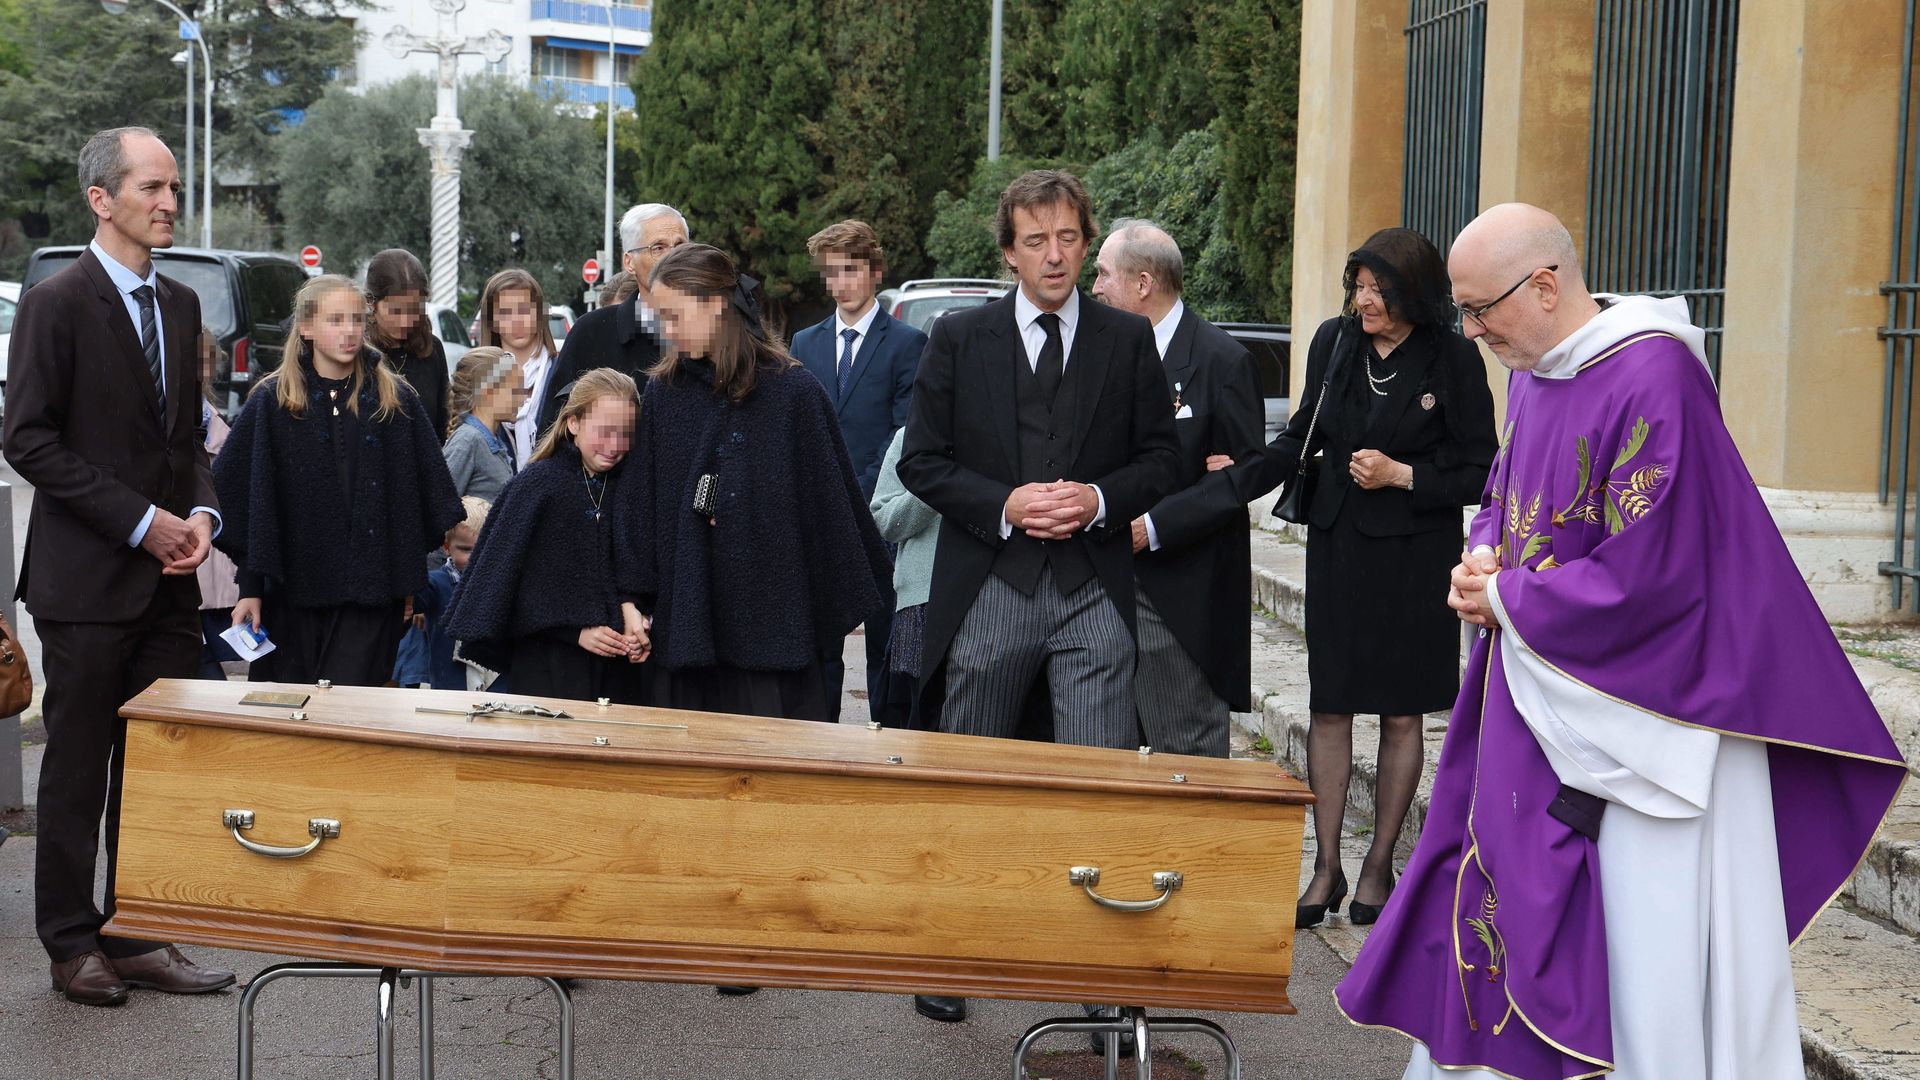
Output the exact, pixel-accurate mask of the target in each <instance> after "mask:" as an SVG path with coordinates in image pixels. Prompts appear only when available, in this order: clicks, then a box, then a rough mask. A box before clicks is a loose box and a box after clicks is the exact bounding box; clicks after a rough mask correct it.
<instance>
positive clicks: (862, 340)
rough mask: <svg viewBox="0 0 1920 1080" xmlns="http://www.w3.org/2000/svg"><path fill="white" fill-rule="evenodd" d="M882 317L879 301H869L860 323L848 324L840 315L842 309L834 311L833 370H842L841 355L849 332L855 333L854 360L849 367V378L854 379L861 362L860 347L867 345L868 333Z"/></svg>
mask: <svg viewBox="0 0 1920 1080" xmlns="http://www.w3.org/2000/svg"><path fill="white" fill-rule="evenodd" d="M879 315H880V303H879V301H877V300H876V301H868V303H867V313H866V314H865V315H862V316H860V319H859V321H858V322H848V321H846V319H845V318H843V317H842V316H841V315H840V309H839V308H835V309H834V310H833V370H834V371H836V372H838V371H839V370H840V353H841V352H842V351H844V350H845V349H846V347H847V331H849V330H851V331H853V333H854V339H853V359H852V360H851V361H849V363H848V365H847V377H848V378H852V377H853V367H854V365H855V364H858V363H859V362H860V346H862V345H865V344H866V343H867V332H868V331H870V330H872V329H873V320H874V319H875V318H877V317H879Z"/></svg>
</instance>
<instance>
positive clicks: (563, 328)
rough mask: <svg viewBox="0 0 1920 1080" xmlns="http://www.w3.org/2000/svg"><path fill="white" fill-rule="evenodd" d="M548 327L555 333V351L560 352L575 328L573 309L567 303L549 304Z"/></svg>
mask: <svg viewBox="0 0 1920 1080" xmlns="http://www.w3.org/2000/svg"><path fill="white" fill-rule="evenodd" d="M547 329H548V330H549V331H551V332H552V333H553V351H554V352H555V353H558V352H559V351H560V346H561V345H562V344H563V343H564V342H565V341H566V340H567V334H568V333H569V332H570V331H572V329H573V309H572V308H570V307H568V306H567V305H565V304H548V305H547Z"/></svg>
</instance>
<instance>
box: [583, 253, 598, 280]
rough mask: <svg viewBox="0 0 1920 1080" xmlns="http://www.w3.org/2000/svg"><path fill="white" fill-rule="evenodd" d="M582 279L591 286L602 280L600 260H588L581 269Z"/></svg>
mask: <svg viewBox="0 0 1920 1080" xmlns="http://www.w3.org/2000/svg"><path fill="white" fill-rule="evenodd" d="M580 277H581V279H582V280H584V281H585V282H586V283H587V284H589V285H591V284H593V283H594V282H596V281H599V280H600V260H599V259H588V260H587V261H586V262H585V263H584V264H583V265H582V266H581V267H580Z"/></svg>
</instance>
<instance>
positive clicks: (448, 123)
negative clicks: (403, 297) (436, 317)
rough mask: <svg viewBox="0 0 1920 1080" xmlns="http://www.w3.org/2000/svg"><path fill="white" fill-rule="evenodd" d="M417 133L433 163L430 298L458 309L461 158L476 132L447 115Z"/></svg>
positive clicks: (416, 129) (418, 129) (416, 130)
mask: <svg viewBox="0 0 1920 1080" xmlns="http://www.w3.org/2000/svg"><path fill="white" fill-rule="evenodd" d="M414 131H415V132H416V133H417V134H418V135H419V136H420V145H422V146H424V147H426V148H427V155H428V157H429V159H430V160H431V161H432V162H433V189H432V191H433V203H432V206H433V211H432V213H433V216H432V218H431V222H432V225H433V258H432V259H431V267H430V269H429V271H428V273H429V276H430V277H431V279H432V289H433V295H432V296H431V297H429V298H428V299H429V300H431V301H432V302H433V303H435V304H438V305H440V306H441V307H455V306H457V305H458V303H459V299H460V158H461V156H462V155H463V154H465V153H466V150H467V144H468V143H470V142H472V141H473V132H471V131H465V130H462V129H461V127H460V124H459V121H458V120H456V119H452V118H449V117H444V116H436V117H434V118H433V126H432V127H423V128H415V129H414Z"/></svg>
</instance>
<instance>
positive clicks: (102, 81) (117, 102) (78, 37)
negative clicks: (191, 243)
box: [0, 0, 366, 274]
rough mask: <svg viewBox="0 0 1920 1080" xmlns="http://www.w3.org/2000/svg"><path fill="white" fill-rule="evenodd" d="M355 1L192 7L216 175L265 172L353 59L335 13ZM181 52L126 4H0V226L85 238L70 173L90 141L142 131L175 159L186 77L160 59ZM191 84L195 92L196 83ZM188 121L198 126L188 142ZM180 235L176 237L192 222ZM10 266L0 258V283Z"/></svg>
mask: <svg viewBox="0 0 1920 1080" xmlns="http://www.w3.org/2000/svg"><path fill="white" fill-rule="evenodd" d="M365 2H366V0H303V2H302V3H301V4H299V5H288V4H285V3H281V2H279V0H217V2H214V3H203V4H200V5H198V9H199V15H200V21H201V24H202V28H203V31H204V33H205V34H206V37H207V41H208V44H209V45H210V46H211V48H212V53H213V57H214V64H215V71H214V129H215V140H214V151H215V154H216V156H217V158H218V161H219V164H220V165H221V166H222V168H224V169H240V170H244V171H250V172H258V171H262V170H264V168H265V167H266V166H267V165H268V164H269V163H270V160H271V157H270V154H269V152H268V141H269V138H270V136H271V134H272V133H273V132H274V131H276V130H278V129H279V128H280V127H282V126H284V125H285V123H286V122H287V120H288V119H289V117H290V116H292V115H296V114H297V111H298V110H300V109H302V108H304V107H305V106H306V105H307V104H308V103H310V102H312V101H313V100H314V99H315V98H317V97H318V96H319V94H320V93H321V90H322V88H323V87H324V86H325V85H326V84H327V83H328V82H329V81H330V80H331V79H332V77H333V73H334V71H335V69H337V68H340V67H344V66H346V65H347V64H349V63H351V62H352V57H353V51H354V45H355V42H354V32H353V29H352V26H351V24H350V23H348V22H346V21H344V20H343V19H341V18H340V16H342V15H344V14H350V13H351V12H353V11H355V10H358V9H360V8H362V7H364V6H365ZM181 46H182V42H181V41H180V38H179V33H178V30H177V27H176V26H175V23H174V21H173V17H172V16H171V15H170V14H168V13H167V11H166V10H165V9H164V8H161V7H160V6H159V5H157V4H142V3H136V4H134V5H132V6H131V7H130V8H128V10H127V11H126V13H125V14H122V15H117V16H115V15H108V14H106V13H105V12H104V11H102V10H101V9H100V8H99V6H98V5H95V4H89V3H77V2H74V0H0V217H5V218H13V219H14V220H16V221H17V222H18V223H19V226H20V231H21V233H22V234H23V235H24V236H25V237H26V238H27V239H28V240H29V241H30V243H33V244H37V243H48V242H53V243H72V242H78V241H81V240H84V239H85V238H86V237H88V236H90V235H91V234H92V232H93V220H92V215H91V214H89V213H88V211H87V209H86V206H85V204H84V202H83V201H82V200H81V197H80V191H79V185H78V180H77V178H76V176H75V162H76V160H77V158H78V157H79V153H80V147H81V145H82V144H83V143H85V142H86V140H87V138H88V136H90V135H92V134H93V133H94V132H95V131H98V130H100V129H102V128H108V127H117V126H120V125H124V124H140V125H144V126H147V127H150V128H153V129H154V130H155V131H156V132H157V133H158V134H159V135H160V137H161V138H162V139H163V140H165V141H166V142H167V144H168V145H169V146H172V147H174V148H175V151H176V153H180V152H182V148H183V147H184V145H185V138H184V133H183V129H182V124H183V120H184V116H183V113H184V102H183V100H182V99H183V96H184V92H185V85H184V77H183V73H182V72H181V70H180V69H179V68H177V67H174V66H173V65H172V64H169V63H167V62H166V58H167V57H169V56H172V55H173V54H174V53H175V52H177V51H179V49H180V48H181ZM196 53H197V49H196ZM195 74H196V79H195V83H196V87H195V89H196V93H198V92H199V89H200V87H201V86H202V85H204V84H203V83H202V81H201V79H202V77H203V73H202V72H200V71H199V70H198V69H197V68H196V72H195ZM200 107H201V106H200V103H199V102H196V108H195V111H196V113H198V112H199V109H200ZM199 123H200V119H199V116H198V115H196V117H195V127H196V133H197V132H198V130H199ZM182 164H183V165H184V164H185V163H184V162H182ZM195 205H196V206H197V204H195ZM192 209H193V208H192V207H186V208H183V211H184V213H183V217H185V218H188V219H191V217H192ZM183 224H186V225H187V228H186V229H183V234H186V235H191V233H192V232H193V231H195V228H196V225H197V223H196V222H193V221H191V220H188V221H185V222H183ZM216 240H221V241H222V242H224V241H223V240H222V238H220V237H218V236H217V235H216ZM7 250H8V251H10V250H11V249H10V247H9V248H8V249H7ZM18 269H19V267H18V266H16V265H13V260H12V259H11V258H10V257H9V255H8V254H7V252H5V251H0V273H6V274H13V273H17V271H18Z"/></svg>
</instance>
